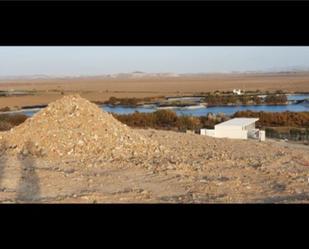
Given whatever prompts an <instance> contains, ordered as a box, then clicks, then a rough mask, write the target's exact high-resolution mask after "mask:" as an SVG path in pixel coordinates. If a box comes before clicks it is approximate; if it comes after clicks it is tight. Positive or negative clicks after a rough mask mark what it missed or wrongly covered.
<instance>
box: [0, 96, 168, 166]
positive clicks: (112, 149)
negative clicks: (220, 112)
mask: <svg viewBox="0 0 309 249" xmlns="http://www.w3.org/2000/svg"><path fill="white" fill-rule="evenodd" d="M1 140H2V141H4V140H5V141H6V143H7V146H8V149H7V150H8V151H10V152H13V153H22V154H23V155H29V154H32V155H35V156H43V157H47V158H51V159H73V160H87V159H90V158H91V159H101V160H114V159H128V158H134V157H143V156H150V155H156V154H160V153H162V152H164V148H163V147H162V146H160V145H159V144H158V143H157V142H156V141H153V140H151V139H149V138H146V137H144V136H143V135H140V134H138V132H137V131H135V130H133V129H131V128H129V127H128V126H126V125H124V124H122V123H120V122H119V121H118V120H116V119H115V118H114V117H113V116H112V115H111V114H109V113H107V112H104V111H102V110H101V109H100V108H99V107H97V106H96V105H95V104H92V103H91V102H89V101H88V100H86V99H83V98H81V97H80V96H79V95H70V96H64V97H63V98H62V99H60V100H57V101H55V102H53V103H51V104H49V105H48V107H46V108H45V109H43V110H41V111H40V112H38V113H37V114H36V115H34V116H33V117H32V118H29V119H27V120H26V121H25V122H24V123H23V124H21V125H20V126H18V127H15V128H14V129H11V130H10V131H8V132H5V133H0V142H1Z"/></svg>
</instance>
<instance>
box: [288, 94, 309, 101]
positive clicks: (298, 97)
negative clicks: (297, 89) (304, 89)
mask: <svg viewBox="0 0 309 249" xmlns="http://www.w3.org/2000/svg"><path fill="white" fill-rule="evenodd" d="M287 97H288V100H303V99H307V98H309V94H288V95H287Z"/></svg>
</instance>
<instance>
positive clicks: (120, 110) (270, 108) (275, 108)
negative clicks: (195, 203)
mask: <svg viewBox="0 0 309 249" xmlns="http://www.w3.org/2000/svg"><path fill="white" fill-rule="evenodd" d="M306 98H309V94H299V95H298V94H295V95H288V100H302V99H306ZM100 107H101V108H102V109H103V110H105V111H107V112H112V113H117V114H130V113H134V112H136V111H137V112H154V111H156V110H157V108H156V107H126V106H108V105H101V106H100ZM172 110H173V111H175V112H176V113H177V115H189V116H205V115H207V114H208V113H214V114H216V113H224V114H226V115H232V114H233V113H235V112H238V111H246V110H250V111H257V112H258V111H264V112H285V111H290V112H306V111H309V107H308V106H304V105H302V104H289V105H246V106H213V107H201V108H198V109H186V108H175V109H172ZM37 111H38V110H37V109H36V110H25V111H23V112H22V113H24V114H26V115H27V116H32V115H33V114H35V113H36V112H37Z"/></svg>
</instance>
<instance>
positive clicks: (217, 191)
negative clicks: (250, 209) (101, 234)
mask: <svg viewBox="0 0 309 249" xmlns="http://www.w3.org/2000/svg"><path fill="white" fill-rule="evenodd" d="M308 152H309V147H307V146H302V147H300V146H298V147H297V146H294V147H293V146H291V145H288V146H287V145H284V144H282V143H278V142H274V141H266V142H258V141H252V140H246V141H240V140H230V139H215V138H211V137H206V136H200V135H197V134H186V133H179V132H172V131H158V130H142V129H131V128H129V127H127V126H125V125H124V124H122V123H120V122H119V121H117V120H116V119H114V118H113V116H112V115H110V114H108V113H105V112H103V111H101V110H100V109H99V108H98V107H97V106H96V105H94V104H91V103H90V102H89V101H87V100H85V99H83V98H81V97H80V96H76V95H74V96H65V97H63V98H62V99H60V100H57V101H56V102H53V103H51V104H50V105H49V106H48V107H47V108H45V109H43V110H42V111H40V112H39V113H37V114H36V115H34V116H33V117H32V118H29V119H27V120H26V121H25V122H24V123H22V124H21V125H19V126H18V127H15V128H13V129H11V130H10V131H8V132H2V133H0V202H2V203H12V202H13V203H16V202H17V203H32V202H35V203H89V202H90V203H119V202H120V203H281V202H282V203H295V202H296V203H309V153H308Z"/></svg>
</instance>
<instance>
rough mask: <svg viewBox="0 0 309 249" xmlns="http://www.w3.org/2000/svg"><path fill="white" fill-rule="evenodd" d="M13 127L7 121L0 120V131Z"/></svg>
mask: <svg viewBox="0 0 309 249" xmlns="http://www.w3.org/2000/svg"><path fill="white" fill-rule="evenodd" d="M11 128H13V125H12V124H11V123H9V122H7V121H0V131H8V130H10V129H11Z"/></svg>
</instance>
